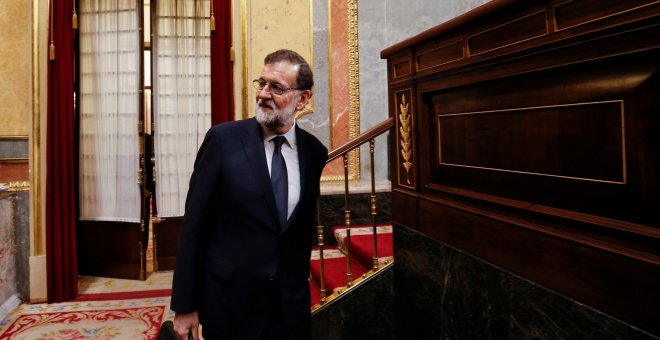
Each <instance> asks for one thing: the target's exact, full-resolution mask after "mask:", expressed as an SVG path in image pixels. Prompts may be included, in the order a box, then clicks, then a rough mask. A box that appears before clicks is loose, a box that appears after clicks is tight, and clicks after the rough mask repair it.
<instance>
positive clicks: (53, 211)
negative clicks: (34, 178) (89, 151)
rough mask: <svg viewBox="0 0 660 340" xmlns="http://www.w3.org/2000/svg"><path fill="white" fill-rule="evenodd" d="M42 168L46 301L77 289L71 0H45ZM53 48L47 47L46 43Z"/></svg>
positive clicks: (60, 298)
mask: <svg viewBox="0 0 660 340" xmlns="http://www.w3.org/2000/svg"><path fill="white" fill-rule="evenodd" d="M50 6H51V8H50V10H51V11H52V12H51V16H50V33H49V38H48V42H49V45H51V41H52V45H54V48H55V60H49V62H48V125H47V128H46V131H47V145H48V146H47V152H46V153H47V156H46V157H47V161H46V162H47V163H46V164H47V170H46V256H47V257H46V261H47V278H48V302H60V301H65V300H70V299H73V298H75V297H76V295H77V293H78V261H77V257H76V217H75V192H76V191H75V189H76V188H75V170H74V165H75V162H74V122H75V120H74V117H75V116H74V115H75V112H74V107H73V83H74V73H73V72H74V45H73V42H74V36H75V31H74V30H73V28H72V13H73V3H72V0H54V1H51V2H50ZM51 49H52V47H51Z"/></svg>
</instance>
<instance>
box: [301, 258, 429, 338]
mask: <svg viewBox="0 0 660 340" xmlns="http://www.w3.org/2000/svg"><path fill="white" fill-rule="evenodd" d="M393 277H394V276H393V270H392V267H390V268H388V269H385V270H384V271H383V272H381V273H380V274H379V275H377V276H374V277H372V278H371V279H369V280H368V282H365V283H364V284H362V285H360V286H359V287H358V288H356V289H355V290H352V291H349V292H348V293H346V294H345V295H343V296H342V297H341V298H340V299H339V300H337V301H335V302H333V303H332V304H331V305H330V306H328V308H326V309H322V310H320V311H319V312H317V313H316V314H314V315H312V339H314V340H348V339H356V340H357V339H360V340H362V339H379V340H387V339H430V338H427V337H420V338H411V337H401V338H397V337H395V333H394V326H395V322H394V321H395V314H396V310H395V305H394V290H393V283H392V282H393Z"/></svg>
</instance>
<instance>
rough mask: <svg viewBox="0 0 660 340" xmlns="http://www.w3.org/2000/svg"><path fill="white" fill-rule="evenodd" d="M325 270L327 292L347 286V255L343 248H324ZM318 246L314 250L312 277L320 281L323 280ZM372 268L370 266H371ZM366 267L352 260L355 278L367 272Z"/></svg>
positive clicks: (315, 280)
mask: <svg viewBox="0 0 660 340" xmlns="http://www.w3.org/2000/svg"><path fill="white" fill-rule="evenodd" d="M323 258H324V264H325V267H324V271H325V289H326V292H327V294H332V293H333V292H334V291H335V290H336V289H338V288H342V287H345V286H346V284H347V277H346V272H347V270H346V266H347V261H346V255H344V253H343V252H341V250H339V249H337V248H335V247H328V248H324V250H323ZM320 262H321V261H320V256H319V251H318V248H315V249H314V250H312V261H311V265H310V274H311V279H312V280H313V281H314V282H315V283H318V285H319V286H320V282H321V264H320ZM369 268H370V267H369ZM367 271H368V269H366V268H365V267H364V266H363V265H362V264H360V262H359V261H357V260H356V259H354V258H353V259H352V260H351V274H352V278H353V279H357V278H358V277H360V276H362V274H364V273H366V272H367Z"/></svg>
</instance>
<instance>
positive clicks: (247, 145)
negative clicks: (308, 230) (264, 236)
mask: <svg viewBox="0 0 660 340" xmlns="http://www.w3.org/2000/svg"><path fill="white" fill-rule="evenodd" d="M250 120H252V122H251V123H249V124H246V128H245V136H244V137H245V138H243V140H242V142H243V149H244V150H245V155H246V157H247V160H248V162H249V163H250V166H251V167H252V172H253V173H254V180H255V182H257V185H258V187H259V188H263V193H264V199H265V200H266V205H268V208H269V210H270V213H271V215H272V216H273V219H274V220H275V221H279V218H278V214H277V206H276V205H275V194H274V193H273V186H272V185H271V183H270V174H269V173H268V164H267V163H266V156H265V152H264V144H263V143H264V139H263V135H262V132H261V126H260V125H259V123H257V120H256V119H254V118H251V119H250ZM277 223H278V224H279V222H277ZM280 229H281V228H280Z"/></svg>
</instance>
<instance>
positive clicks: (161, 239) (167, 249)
mask: <svg viewBox="0 0 660 340" xmlns="http://www.w3.org/2000/svg"><path fill="white" fill-rule="evenodd" d="M182 224H183V217H168V218H160V221H158V222H154V224H153V228H154V230H153V233H154V260H155V266H154V270H173V269H174V263H175V262H176V250H177V247H178V244H179V234H180V233H181V225H182Z"/></svg>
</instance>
